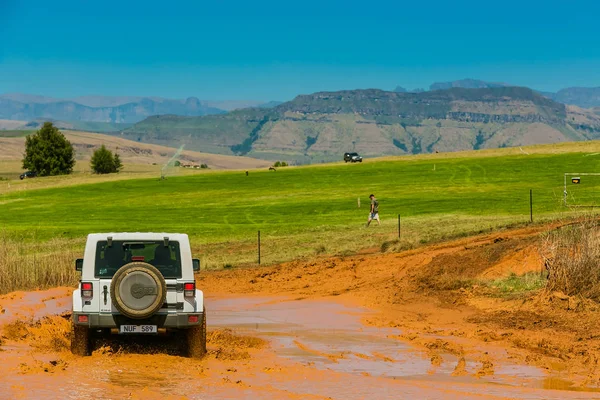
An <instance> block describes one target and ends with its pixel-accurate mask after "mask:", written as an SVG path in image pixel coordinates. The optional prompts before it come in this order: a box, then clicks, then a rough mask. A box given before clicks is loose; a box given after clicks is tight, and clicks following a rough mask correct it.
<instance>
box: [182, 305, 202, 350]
mask: <svg viewBox="0 0 600 400" xmlns="http://www.w3.org/2000/svg"><path fill="white" fill-rule="evenodd" d="M186 335H187V353H188V357H190V358H202V357H203V356H204V355H205V354H206V308H204V309H203V310H202V322H201V323H200V325H198V326H194V327H193V328H189V329H188V330H187V332H186Z"/></svg>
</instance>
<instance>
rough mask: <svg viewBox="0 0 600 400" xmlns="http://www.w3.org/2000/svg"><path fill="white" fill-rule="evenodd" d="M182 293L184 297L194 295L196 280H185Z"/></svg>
mask: <svg viewBox="0 0 600 400" xmlns="http://www.w3.org/2000/svg"><path fill="white" fill-rule="evenodd" d="M183 295H184V296H185V297H194V296H196V282H186V283H184V284H183Z"/></svg>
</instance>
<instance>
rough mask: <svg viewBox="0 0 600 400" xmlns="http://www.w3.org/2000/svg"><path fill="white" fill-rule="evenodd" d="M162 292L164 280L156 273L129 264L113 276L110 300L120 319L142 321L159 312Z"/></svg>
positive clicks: (149, 267)
mask: <svg viewBox="0 0 600 400" xmlns="http://www.w3.org/2000/svg"><path fill="white" fill-rule="evenodd" d="M166 289H167V288H166V284H165V278H164V277H163V276H162V274H161V273H160V271H159V270H158V269H156V268H155V267H154V266H152V265H150V264H147V263H144V262H132V263H129V264H126V265H124V266H122V267H121V268H119V270H118V271H117V272H116V273H115V275H114V276H113V279H112V282H111V285H110V297H111V299H112V302H113V304H114V306H115V307H116V308H117V309H118V310H119V311H120V312H121V313H122V314H123V315H125V316H127V317H129V318H135V319H143V318H148V317H150V316H152V315H153V314H154V313H156V312H157V311H158V310H160V309H161V308H162V306H163V304H164V302H165V298H166V295H167V290H166Z"/></svg>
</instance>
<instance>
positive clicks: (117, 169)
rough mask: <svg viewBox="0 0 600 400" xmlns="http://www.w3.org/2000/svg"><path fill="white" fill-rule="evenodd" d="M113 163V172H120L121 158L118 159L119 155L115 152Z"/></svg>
mask: <svg viewBox="0 0 600 400" xmlns="http://www.w3.org/2000/svg"><path fill="white" fill-rule="evenodd" d="M114 162H115V172H119V171H121V170H122V169H123V163H122V162H121V157H119V155H118V154H117V152H116V151H115V157H114Z"/></svg>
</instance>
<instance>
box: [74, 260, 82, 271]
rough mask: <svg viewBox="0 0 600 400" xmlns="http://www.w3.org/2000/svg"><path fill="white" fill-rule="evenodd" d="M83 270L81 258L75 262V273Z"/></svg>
mask: <svg viewBox="0 0 600 400" xmlns="http://www.w3.org/2000/svg"><path fill="white" fill-rule="evenodd" d="M82 270H83V258H78V259H77V260H75V271H79V272H81V271H82Z"/></svg>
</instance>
